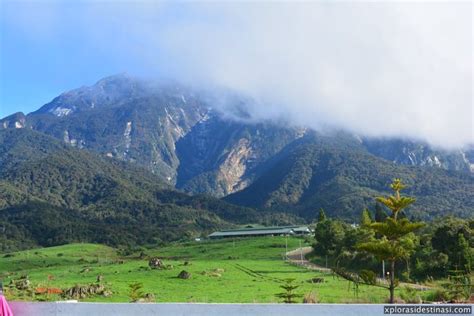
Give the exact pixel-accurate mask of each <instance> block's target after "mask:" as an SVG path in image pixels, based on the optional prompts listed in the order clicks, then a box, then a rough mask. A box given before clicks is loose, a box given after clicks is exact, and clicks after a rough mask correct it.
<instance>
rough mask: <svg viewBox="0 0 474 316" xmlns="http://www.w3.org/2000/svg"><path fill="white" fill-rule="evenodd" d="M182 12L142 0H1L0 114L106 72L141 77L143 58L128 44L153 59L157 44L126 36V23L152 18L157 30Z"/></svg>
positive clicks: (24, 107)
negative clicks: (138, 0)
mask: <svg viewBox="0 0 474 316" xmlns="http://www.w3.org/2000/svg"><path fill="white" fill-rule="evenodd" d="M140 11H147V13H146V14H142V12H140ZM180 12H181V13H180ZM182 12H183V10H180V11H179V12H178V11H176V10H175V8H174V7H173V6H171V5H166V6H165V5H151V4H147V3H145V2H144V3H142V4H141V5H139V6H136V5H131V3H129V4H127V3H125V2H123V4H122V5H112V4H111V2H107V1H101V2H94V1H29V2H28V1H20V2H19V1H8V0H7V1H1V2H0V47H1V55H0V117H4V116H6V115H8V114H11V113H14V112H17V111H23V112H26V113H28V112H31V111H34V110H36V109H38V108H39V107H40V106H41V105H43V104H45V103H47V102H49V101H51V99H52V98H54V97H56V96H57V95H59V94H60V93H62V92H64V91H67V90H70V89H73V88H77V87H80V86H83V85H91V84H93V83H95V82H96V81H98V80H99V79H101V78H103V77H105V76H108V75H112V74H116V73H121V72H131V73H134V74H137V75H146V74H147V73H148V72H149V70H150V68H149V65H147V61H146V60H144V59H143V58H141V55H136V54H133V53H132V50H131V49H130V47H129V46H135V45H136V46H139V47H141V49H143V50H147V49H152V51H150V52H149V54H153V56H154V58H156V59H157V60H159V59H161V58H162V56H160V50H159V47H158V46H157V45H153V47H149V46H147V45H146V44H145V43H143V42H140V39H139V38H136V37H133V35H132V36H131V34H130V33H129V30H127V24H128V23H131V20H138V19H140V18H146V17H145V16H147V15H148V17H149V18H150V17H151V16H153V19H154V21H153V22H152V25H153V28H154V30H156V31H158V30H159V29H160V27H161V26H163V25H165V23H168V22H169V21H170V20H175V19H179V18H180V14H183V13H182ZM142 53H144V52H142ZM164 72H165V69H162V73H161V75H163V73H164Z"/></svg>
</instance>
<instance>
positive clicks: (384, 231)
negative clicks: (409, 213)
mask: <svg viewBox="0 0 474 316" xmlns="http://www.w3.org/2000/svg"><path fill="white" fill-rule="evenodd" d="M391 188H392V190H393V191H394V194H393V195H391V196H388V197H378V198H377V200H378V201H379V202H380V203H382V204H384V205H385V206H386V207H387V208H389V209H390V210H391V216H390V217H388V218H387V219H386V220H385V221H384V222H375V223H372V224H370V228H371V229H372V230H373V231H374V232H375V233H376V235H379V236H381V238H378V239H374V240H371V241H368V242H363V243H359V244H358V245H357V249H358V250H361V251H365V252H367V253H370V254H372V255H374V256H375V257H376V258H378V259H379V260H386V261H388V262H389V263H390V278H389V281H390V285H389V290H390V303H393V302H394V292H395V287H396V286H397V285H398V280H397V279H396V277H395V263H396V262H397V261H400V260H408V259H409V258H410V256H411V255H412V254H413V252H414V251H415V247H416V238H415V235H414V234H413V233H414V232H415V231H416V230H418V229H420V228H421V227H423V226H424V224H423V223H411V222H410V221H409V220H408V219H407V218H402V219H397V216H398V214H399V212H401V211H402V210H403V209H404V208H406V207H408V206H409V205H410V204H412V203H413V202H414V201H415V199H413V198H410V197H404V196H401V195H400V191H401V190H403V189H404V188H405V185H404V184H403V183H402V182H401V180H400V179H395V180H394V181H393V183H392V184H391ZM362 279H363V278H362ZM364 281H365V280H364ZM367 284H370V283H367Z"/></svg>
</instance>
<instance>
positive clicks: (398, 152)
mask: <svg viewBox="0 0 474 316" xmlns="http://www.w3.org/2000/svg"><path fill="white" fill-rule="evenodd" d="M363 145H364V147H365V148H366V149H367V150H368V151H369V152H370V153H372V154H374V155H375V156H378V157H381V158H384V159H387V160H390V161H393V162H395V163H398V164H403V165H411V166H428V167H437V168H441V169H445V170H457V171H464V172H471V173H474V147H472V146H471V147H467V148H463V149H459V150H451V151H448V150H442V149H437V150H435V149H433V148H432V147H430V146H429V145H428V144H426V143H422V142H414V141H410V140H402V139H364V140H363Z"/></svg>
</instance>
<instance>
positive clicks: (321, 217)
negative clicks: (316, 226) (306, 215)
mask: <svg viewBox="0 0 474 316" xmlns="http://www.w3.org/2000/svg"><path fill="white" fill-rule="evenodd" d="M326 220H327V217H326V212H324V209H323V208H320V209H319V214H318V223H322V222H324V221H326Z"/></svg>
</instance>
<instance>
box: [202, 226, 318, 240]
mask: <svg viewBox="0 0 474 316" xmlns="http://www.w3.org/2000/svg"><path fill="white" fill-rule="evenodd" d="M310 233H311V230H310V229H309V228H308V227H306V226H284V227H259V228H243V229H233V230H222V231H217V232H214V233H212V234H210V235H209V236H208V237H209V238H213V239H214V238H229V237H257V236H288V235H307V234H310Z"/></svg>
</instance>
